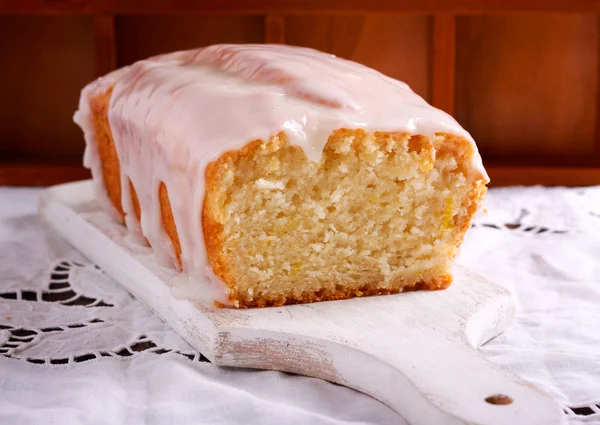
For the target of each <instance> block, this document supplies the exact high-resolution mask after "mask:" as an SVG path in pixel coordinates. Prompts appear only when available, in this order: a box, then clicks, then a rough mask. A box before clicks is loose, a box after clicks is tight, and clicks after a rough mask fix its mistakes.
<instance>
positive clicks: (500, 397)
mask: <svg viewBox="0 0 600 425" xmlns="http://www.w3.org/2000/svg"><path fill="white" fill-rule="evenodd" d="M485 401H487V402H488V403H490V404H495V405H498V406H503V405H506V404H511V403H512V402H513V399H512V398H510V397H509V396H507V395H504V394H494V395H491V396H489V397H486V399H485Z"/></svg>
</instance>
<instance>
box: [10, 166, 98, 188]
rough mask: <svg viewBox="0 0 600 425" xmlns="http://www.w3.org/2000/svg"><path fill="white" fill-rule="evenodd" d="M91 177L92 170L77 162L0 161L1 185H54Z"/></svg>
mask: <svg viewBox="0 0 600 425" xmlns="http://www.w3.org/2000/svg"><path fill="white" fill-rule="evenodd" d="M89 178H91V174H90V171H89V170H88V169H87V168H84V167H83V165H81V164H77V163H65V164H42V163H37V162H17V163H0V185H5V186H52V185H55V184H60V183H66V182H70V181H76V180H85V179H89Z"/></svg>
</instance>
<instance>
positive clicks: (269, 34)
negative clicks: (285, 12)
mask: <svg viewBox="0 0 600 425" xmlns="http://www.w3.org/2000/svg"><path fill="white" fill-rule="evenodd" d="M265 43H276V44H284V43H285V19H284V18H283V16H280V15H267V16H266V17H265Z"/></svg>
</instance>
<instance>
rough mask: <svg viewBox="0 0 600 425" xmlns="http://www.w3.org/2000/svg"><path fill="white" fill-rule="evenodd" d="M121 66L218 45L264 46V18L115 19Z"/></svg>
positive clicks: (156, 17) (180, 17)
mask: <svg viewBox="0 0 600 425" xmlns="http://www.w3.org/2000/svg"><path fill="white" fill-rule="evenodd" d="M116 28H117V40H118V42H119V55H118V56H119V57H118V63H117V65H118V66H123V65H129V64H131V63H132V62H135V61H137V60H141V59H146V58H148V57H150V56H154V55H157V54H160V53H167V52H172V51H175V50H187V49H194V48H198V47H201V46H208V45H210V44H217V43H263V42H264V41H265V19H264V17H263V16H242V15H230V16H225V15H219V16H198V15H192V14H186V15H183V16H176V15H144V16H140V15H127V16H117V17H116Z"/></svg>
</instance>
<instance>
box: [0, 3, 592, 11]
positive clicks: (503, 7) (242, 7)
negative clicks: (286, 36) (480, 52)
mask: <svg viewBox="0 0 600 425" xmlns="http://www.w3.org/2000/svg"><path fill="white" fill-rule="evenodd" d="M382 12H405V13H406V12H410V13H439V12H451V13H461V14H465V13H501V12H569V13H573V12H600V2H597V1H590V0H455V1H450V0H448V1H439V0H421V1H414V0H371V1H359V0H322V1H317V0H312V1H310V0H279V1H278V0H270V1H264V0H229V1H222V0H203V1H198V0H153V1H138V0H89V1H81V0H63V1H56V0H0V13H7V14H8V13H10V14H30V13H40V14H57V13H63V14H94V13H108V14H158V13H160V14H164V13H223V14H233V13H239V14H278V13H279V14H282V13H285V14H296V13H382Z"/></svg>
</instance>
